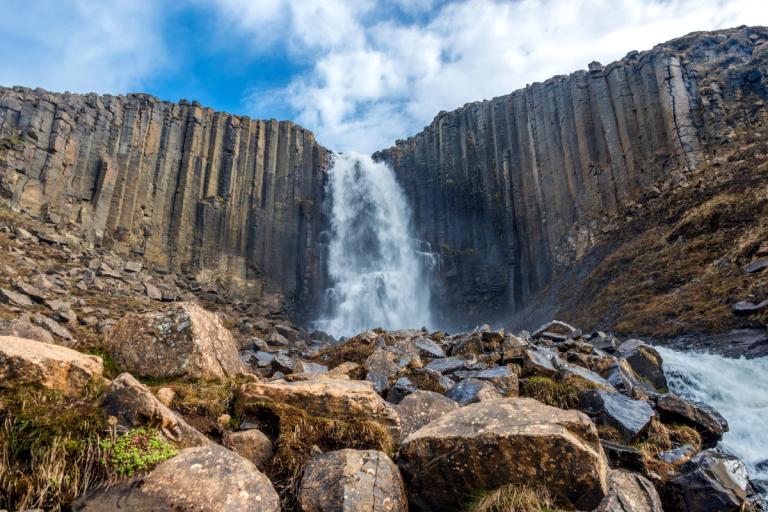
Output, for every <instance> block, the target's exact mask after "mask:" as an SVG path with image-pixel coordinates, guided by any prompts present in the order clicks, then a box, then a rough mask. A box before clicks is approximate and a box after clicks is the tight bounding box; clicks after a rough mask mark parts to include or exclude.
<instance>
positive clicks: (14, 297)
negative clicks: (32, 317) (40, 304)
mask: <svg viewBox="0 0 768 512" xmlns="http://www.w3.org/2000/svg"><path fill="white" fill-rule="evenodd" d="M0 302H5V303H7V304H14V305H16V306H22V307H30V306H32V305H33V304H34V303H33V302H32V299H30V298H29V296H27V295H24V294H23V293H19V292H15V291H13V290H9V289H8V288H0Z"/></svg>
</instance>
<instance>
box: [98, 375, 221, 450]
mask: <svg viewBox="0 0 768 512" xmlns="http://www.w3.org/2000/svg"><path fill="white" fill-rule="evenodd" d="M100 405H101V408H102V409H103V410H104V412H105V414H107V415H108V416H114V417H115V418H117V421H118V424H119V425H122V426H124V427H127V428H133V427H140V426H143V425H147V424H150V425H157V426H159V427H160V429H161V431H162V432H163V434H164V435H165V437H167V438H168V439H170V440H171V441H173V442H175V443H176V444H178V445H180V446H185V447H187V446H203V445H207V444H210V443H211V441H210V440H209V439H208V438H207V437H205V436H204V435H203V434H202V433H200V432H199V431H197V430H196V429H195V428H193V427H192V426H191V425H189V424H188V423H187V422H186V421H184V419H183V418H182V417H181V416H180V415H178V414H176V413H175V412H173V411H172V410H171V409H169V408H168V407H167V406H166V405H164V404H163V403H162V402H161V401H160V400H159V399H158V398H157V397H155V396H154V395H153V394H152V392H151V391H150V390H149V388H147V387H146V386H145V385H144V384H142V383H141V382H139V381H137V380H136V379H135V378H133V376H132V375H131V374H129V373H122V374H120V375H118V376H117V378H116V379H115V380H113V381H112V382H111V383H110V385H109V388H107V391H106V392H105V393H104V395H103V396H102V398H101V403H100Z"/></svg>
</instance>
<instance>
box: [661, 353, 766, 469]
mask: <svg viewBox="0 0 768 512" xmlns="http://www.w3.org/2000/svg"><path fill="white" fill-rule="evenodd" d="M655 348H656V349H657V350H658V351H659V353H660V354H661V356H662V357H663V358H664V373H665V375H666V376H667V381H668V382H669V388H670V390H671V391H672V392H673V393H676V394H678V395H680V396H681V397H683V398H688V399H690V400H697V401H700V402H704V403H706V404H709V405H711V406H712V407H714V408H715V409H716V410H717V411H718V412H719V413H720V414H722V415H723V417H725V419H726V420H728V425H729V427H730V432H727V433H726V434H725V435H724V436H723V440H722V441H721V444H722V445H723V446H724V447H725V448H727V449H728V450H730V451H731V452H733V453H734V454H735V455H737V456H738V457H739V458H741V459H742V460H743V461H744V462H745V463H746V464H747V468H748V470H749V472H750V476H751V477H752V478H768V468H765V467H764V466H765V465H761V469H757V468H756V466H757V465H758V464H760V463H761V462H763V461H766V460H768V428H767V426H768V357H762V358H757V359H729V358H726V357H722V356H718V355H715V354H707V353H697V352H679V351H677V350H672V349H668V348H665V347H658V346H657V347H655Z"/></svg>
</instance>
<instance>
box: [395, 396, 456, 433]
mask: <svg viewBox="0 0 768 512" xmlns="http://www.w3.org/2000/svg"><path fill="white" fill-rule="evenodd" d="M458 408H459V404H458V403H456V402H454V401H453V400H451V399H450V398H446V397H444V396H443V395H441V394H439V393H435V392H434V391H415V392H413V393H411V394H410V395H408V396H406V397H405V398H403V399H402V400H401V401H400V403H399V404H397V407H395V409H396V410H397V415H398V416H399V417H400V428H401V429H402V432H401V436H402V437H404V438H405V437H407V436H409V435H410V434H411V433H412V432H416V431H417V430H419V429H420V428H421V427H423V426H424V425H426V424H427V423H431V422H432V421H434V420H436V419H437V418H439V417H441V416H443V415H445V414H448V413H449V412H451V411H455V410H456V409H458Z"/></svg>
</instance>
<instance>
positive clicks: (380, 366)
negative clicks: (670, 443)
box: [363, 348, 402, 393]
mask: <svg viewBox="0 0 768 512" xmlns="http://www.w3.org/2000/svg"><path fill="white" fill-rule="evenodd" d="M398 359H399V356H398V354H396V353H394V352H392V351H391V350H387V349H383V348H379V349H376V350H375V351H374V352H373V353H372V354H371V355H370V356H368V359H366V360H365V363H364V364H363V367H364V368H365V369H366V371H367V373H366V375H365V380H367V381H369V382H371V383H372V384H373V387H374V388H375V389H376V391H377V392H379V393H384V392H385V391H386V390H387V389H388V388H389V379H390V378H391V377H393V376H394V375H396V374H397V372H399V371H400V369H401V368H402V366H401V365H400V364H399V363H398V362H397V361H398Z"/></svg>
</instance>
